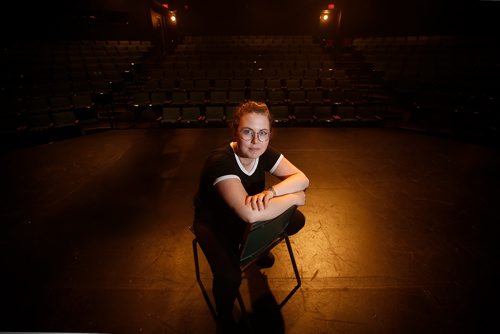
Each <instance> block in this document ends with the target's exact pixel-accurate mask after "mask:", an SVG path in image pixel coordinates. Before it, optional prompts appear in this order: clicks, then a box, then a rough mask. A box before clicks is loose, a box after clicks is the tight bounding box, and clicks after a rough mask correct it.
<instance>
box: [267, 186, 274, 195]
mask: <svg viewBox="0 0 500 334" xmlns="http://www.w3.org/2000/svg"><path fill="white" fill-rule="evenodd" d="M267 190H269V191H270V192H272V193H273V197H276V190H274V188H273V186H270V187H269V188H267Z"/></svg>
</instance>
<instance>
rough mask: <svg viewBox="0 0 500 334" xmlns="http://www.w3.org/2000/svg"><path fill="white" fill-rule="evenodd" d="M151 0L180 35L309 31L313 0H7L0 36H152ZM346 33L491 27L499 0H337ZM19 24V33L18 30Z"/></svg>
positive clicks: (314, 25) (313, 23) (313, 25)
mask: <svg viewBox="0 0 500 334" xmlns="http://www.w3.org/2000/svg"><path fill="white" fill-rule="evenodd" d="M153 1H157V2H162V1H163V2H168V3H169V5H170V8H172V9H177V11H178V19H179V21H178V22H179V31H180V32H181V33H183V34H315V33H316V32H317V31H318V27H319V13H320V11H321V9H325V8H326V7H327V4H328V3H329V1H323V0H321V1H319V0H212V1H206V0H171V1H167V0H73V1H63V0H55V1H50V2H40V1H28V2H14V1H13V2H11V3H6V4H5V5H4V8H3V10H2V12H1V15H2V22H1V24H2V27H1V30H2V37H3V39H16V38H61V37H63V38H72V37H81V38H95V39H151V34H152V32H151V16H150V8H151V7H152V6H151V3H152V2H153ZM334 3H335V4H336V8H337V9H341V10H342V31H343V34H344V35H345V36H374V35H418V34H457V33H458V34H464V33H465V34H467V33H478V32H479V33H485V32H490V33H492V34H496V30H498V29H497V18H498V17H499V14H500V2H492V1H480V0H454V1H452V0H406V1H401V0H399V1H396V0H339V1H334ZM23 31H26V32H23Z"/></svg>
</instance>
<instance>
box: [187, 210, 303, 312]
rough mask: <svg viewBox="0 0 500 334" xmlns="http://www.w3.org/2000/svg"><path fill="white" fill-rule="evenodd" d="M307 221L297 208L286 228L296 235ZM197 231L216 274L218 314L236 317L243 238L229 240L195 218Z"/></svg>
mask: <svg viewBox="0 0 500 334" xmlns="http://www.w3.org/2000/svg"><path fill="white" fill-rule="evenodd" d="M304 225H305V217H304V215H303V214H302V212H300V211H299V210H295V213H294V215H293V216H292V219H291V220H290V223H289V224H288V226H287V228H286V231H287V233H288V235H293V234H295V233H297V232H298V231H300V229H302V227H304ZM194 232H195V235H196V238H197V239H198V243H199V244H200V247H201V249H202V250H203V253H204V254H205V257H206V258H207V261H208V263H209V264H210V268H211V270H212V274H213V283H212V292H213V295H214V300H215V305H216V310H217V314H218V315H219V316H220V317H232V312H233V306H234V301H235V300H236V296H237V294H238V290H239V288H240V284H241V271H240V265H239V255H238V243H239V240H229V238H227V237H224V235H223V234H222V233H220V232H219V231H217V230H216V229H214V228H213V227H212V226H210V225H208V224H204V223H203V222H199V221H195V223H194Z"/></svg>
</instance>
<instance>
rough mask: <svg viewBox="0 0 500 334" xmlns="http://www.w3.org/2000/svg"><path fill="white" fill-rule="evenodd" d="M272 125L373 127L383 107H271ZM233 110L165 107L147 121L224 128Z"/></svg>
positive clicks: (216, 107)
mask: <svg viewBox="0 0 500 334" xmlns="http://www.w3.org/2000/svg"><path fill="white" fill-rule="evenodd" d="M269 108H270V110H271V112H272V114H273V121H274V126H278V127H285V126H337V125H339V126H348V125H352V126H374V125H379V124H380V123H381V121H382V118H381V117H380V116H379V114H380V113H381V112H383V107H382V106H380V108H379V109H375V108H373V106H347V105H337V106H333V105H295V106H287V105H270V106H269ZM233 112H234V108H233V107H227V108H226V107H224V106H205V107H200V106H189V105H184V106H168V107H163V108H162V109H161V113H160V114H157V113H150V114H149V117H150V121H151V122H157V123H158V124H159V125H160V126H166V127H179V126H181V127H182V126H188V127H192V126H196V127H203V126H208V127H210V126H217V127H220V126H225V125H226V123H227V122H230V121H231V118H232V113H233Z"/></svg>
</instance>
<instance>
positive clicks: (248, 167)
mask: <svg viewBox="0 0 500 334" xmlns="http://www.w3.org/2000/svg"><path fill="white" fill-rule="evenodd" d="M231 147H232V149H233V152H234V153H235V154H236V156H237V157H238V159H240V162H241V164H242V165H243V167H245V169H246V170H247V171H251V170H252V168H253V165H254V164H255V159H252V158H244V157H242V156H241V155H240V154H239V150H238V143H236V142H232V143H231Z"/></svg>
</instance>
